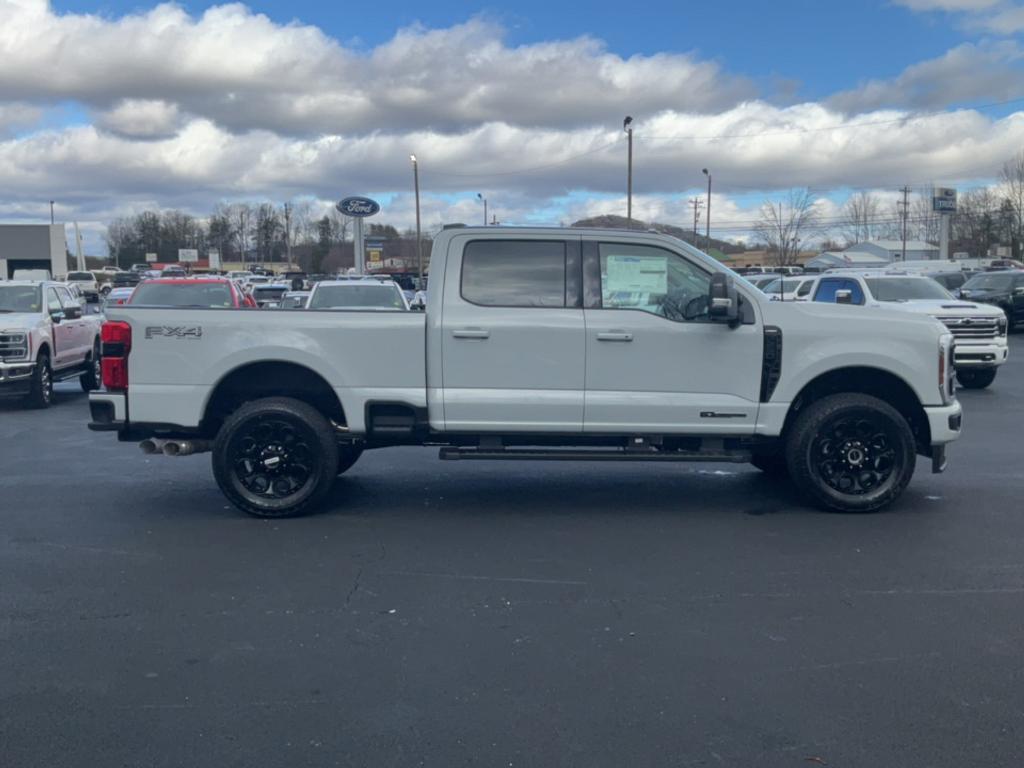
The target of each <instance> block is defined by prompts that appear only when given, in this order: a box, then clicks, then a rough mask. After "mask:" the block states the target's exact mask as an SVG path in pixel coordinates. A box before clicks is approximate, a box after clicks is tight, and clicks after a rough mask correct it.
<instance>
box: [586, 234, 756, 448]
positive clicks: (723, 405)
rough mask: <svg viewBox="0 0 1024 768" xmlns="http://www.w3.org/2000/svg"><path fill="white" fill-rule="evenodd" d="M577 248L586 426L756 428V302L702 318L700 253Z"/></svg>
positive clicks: (608, 429) (605, 245)
mask: <svg viewBox="0 0 1024 768" xmlns="http://www.w3.org/2000/svg"><path fill="white" fill-rule="evenodd" d="M583 253H584V295H585V306H586V309H585V314H586V337H587V348H586V358H587V363H586V367H587V380H586V398H585V417H584V421H585V429H586V431H587V432H592V433H623V432H625V433H633V434H637V433H640V434H642V433H678V434H698V435H717V434H722V435H743V434H752V433H753V432H754V426H755V424H756V423H757V410H758V401H759V395H760V386H761V361H762V350H763V343H764V330H763V327H762V324H761V321H760V319H759V318H758V317H756V310H755V304H754V302H752V301H749V300H748V302H747V303H748V306H747V307H746V308H745V312H744V315H745V316H746V317H747V318H748V319H747V321H746V322H745V323H743V324H740V325H739V326H737V327H735V328H730V327H729V326H728V325H727V324H725V323H719V322H712V321H711V320H710V318H709V316H708V289H709V284H710V280H711V272H710V271H709V270H708V268H707V267H706V266H704V265H702V264H701V263H700V261H699V259H696V258H694V257H688V256H684V255H682V254H680V253H677V252H675V251H670V250H667V249H665V248H661V247H657V246H653V245H644V244H640V243H630V242H627V241H616V240H612V239H611V238H609V241H608V242H601V243H597V242H586V243H584V246H583Z"/></svg>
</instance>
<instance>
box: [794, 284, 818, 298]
mask: <svg viewBox="0 0 1024 768" xmlns="http://www.w3.org/2000/svg"><path fill="white" fill-rule="evenodd" d="M813 285H814V281H813V280H806V281H804V282H803V283H801V284H800V288H798V289H797V292H796V295H797V296H806V295H807V294H808V293H810V292H811V287H812V286H813Z"/></svg>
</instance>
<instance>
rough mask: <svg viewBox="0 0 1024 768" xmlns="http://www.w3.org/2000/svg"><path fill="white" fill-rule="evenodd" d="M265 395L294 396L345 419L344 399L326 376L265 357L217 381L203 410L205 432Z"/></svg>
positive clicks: (330, 415)
mask: <svg viewBox="0 0 1024 768" xmlns="http://www.w3.org/2000/svg"><path fill="white" fill-rule="evenodd" d="M264 397H291V398H294V399H296V400H300V401H302V402H304V403H308V404H309V405H311V406H313V407H314V408H316V409H317V410H318V411H320V413H322V414H323V415H324V416H326V417H327V418H328V419H330V420H331V421H333V422H335V423H336V424H341V425H344V424H345V423H346V422H345V411H344V409H343V408H342V406H341V401H340V400H338V395H337V393H335V391H334V390H333V389H332V388H331V386H330V384H328V383H327V381H326V380H325V379H324V378H323V376H321V375H320V374H318V373H317V372H316V371H313V370H311V369H309V368H307V367H305V366H304V365H299V364H298V363H288V362H283V361H266V362H260V363H250V364H249V365H243V366H242V367H240V368H236V369H235V370H233V371H231V372H230V373H228V374H227V375H226V376H224V378H222V379H221V380H220V381H219V382H218V383H217V386H216V387H214V390H213V393H212V394H211V395H210V399H209V401H208V402H207V405H206V411H205V412H204V414H203V421H202V432H203V433H204V434H207V435H215V434H216V433H217V431H218V430H219V429H220V426H221V424H223V423H224V420H225V419H226V418H227V417H228V416H229V415H231V414H232V413H233V412H234V411H236V410H237V409H238V408H239V407H240V406H241V405H243V404H244V403H247V402H250V401H252V400H259V399H260V398H264Z"/></svg>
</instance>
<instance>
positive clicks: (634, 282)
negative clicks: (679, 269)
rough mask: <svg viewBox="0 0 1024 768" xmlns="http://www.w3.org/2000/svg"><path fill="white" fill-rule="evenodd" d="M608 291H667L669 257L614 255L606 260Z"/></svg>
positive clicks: (606, 287) (606, 288)
mask: <svg viewBox="0 0 1024 768" xmlns="http://www.w3.org/2000/svg"><path fill="white" fill-rule="evenodd" d="M606 269H607V278H606V282H605V290H606V291H607V292H608V293H666V292H667V291H668V257H666V256H613V255H609V256H608V257H607V261H606Z"/></svg>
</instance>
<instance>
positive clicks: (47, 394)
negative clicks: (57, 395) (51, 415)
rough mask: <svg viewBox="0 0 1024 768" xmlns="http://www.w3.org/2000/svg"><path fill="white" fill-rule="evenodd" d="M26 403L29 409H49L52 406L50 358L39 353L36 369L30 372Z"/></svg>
mask: <svg viewBox="0 0 1024 768" xmlns="http://www.w3.org/2000/svg"><path fill="white" fill-rule="evenodd" d="M26 402H27V403H28V407H29V408H39V409H42V408H49V407H50V406H51V405H52V404H53V369H52V368H51V367H50V356H49V354H47V353H46V352H40V353H39V357H37V358H36V368H35V370H34V371H33V372H32V382H31V384H30V385H29V390H28V396H27V397H26Z"/></svg>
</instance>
